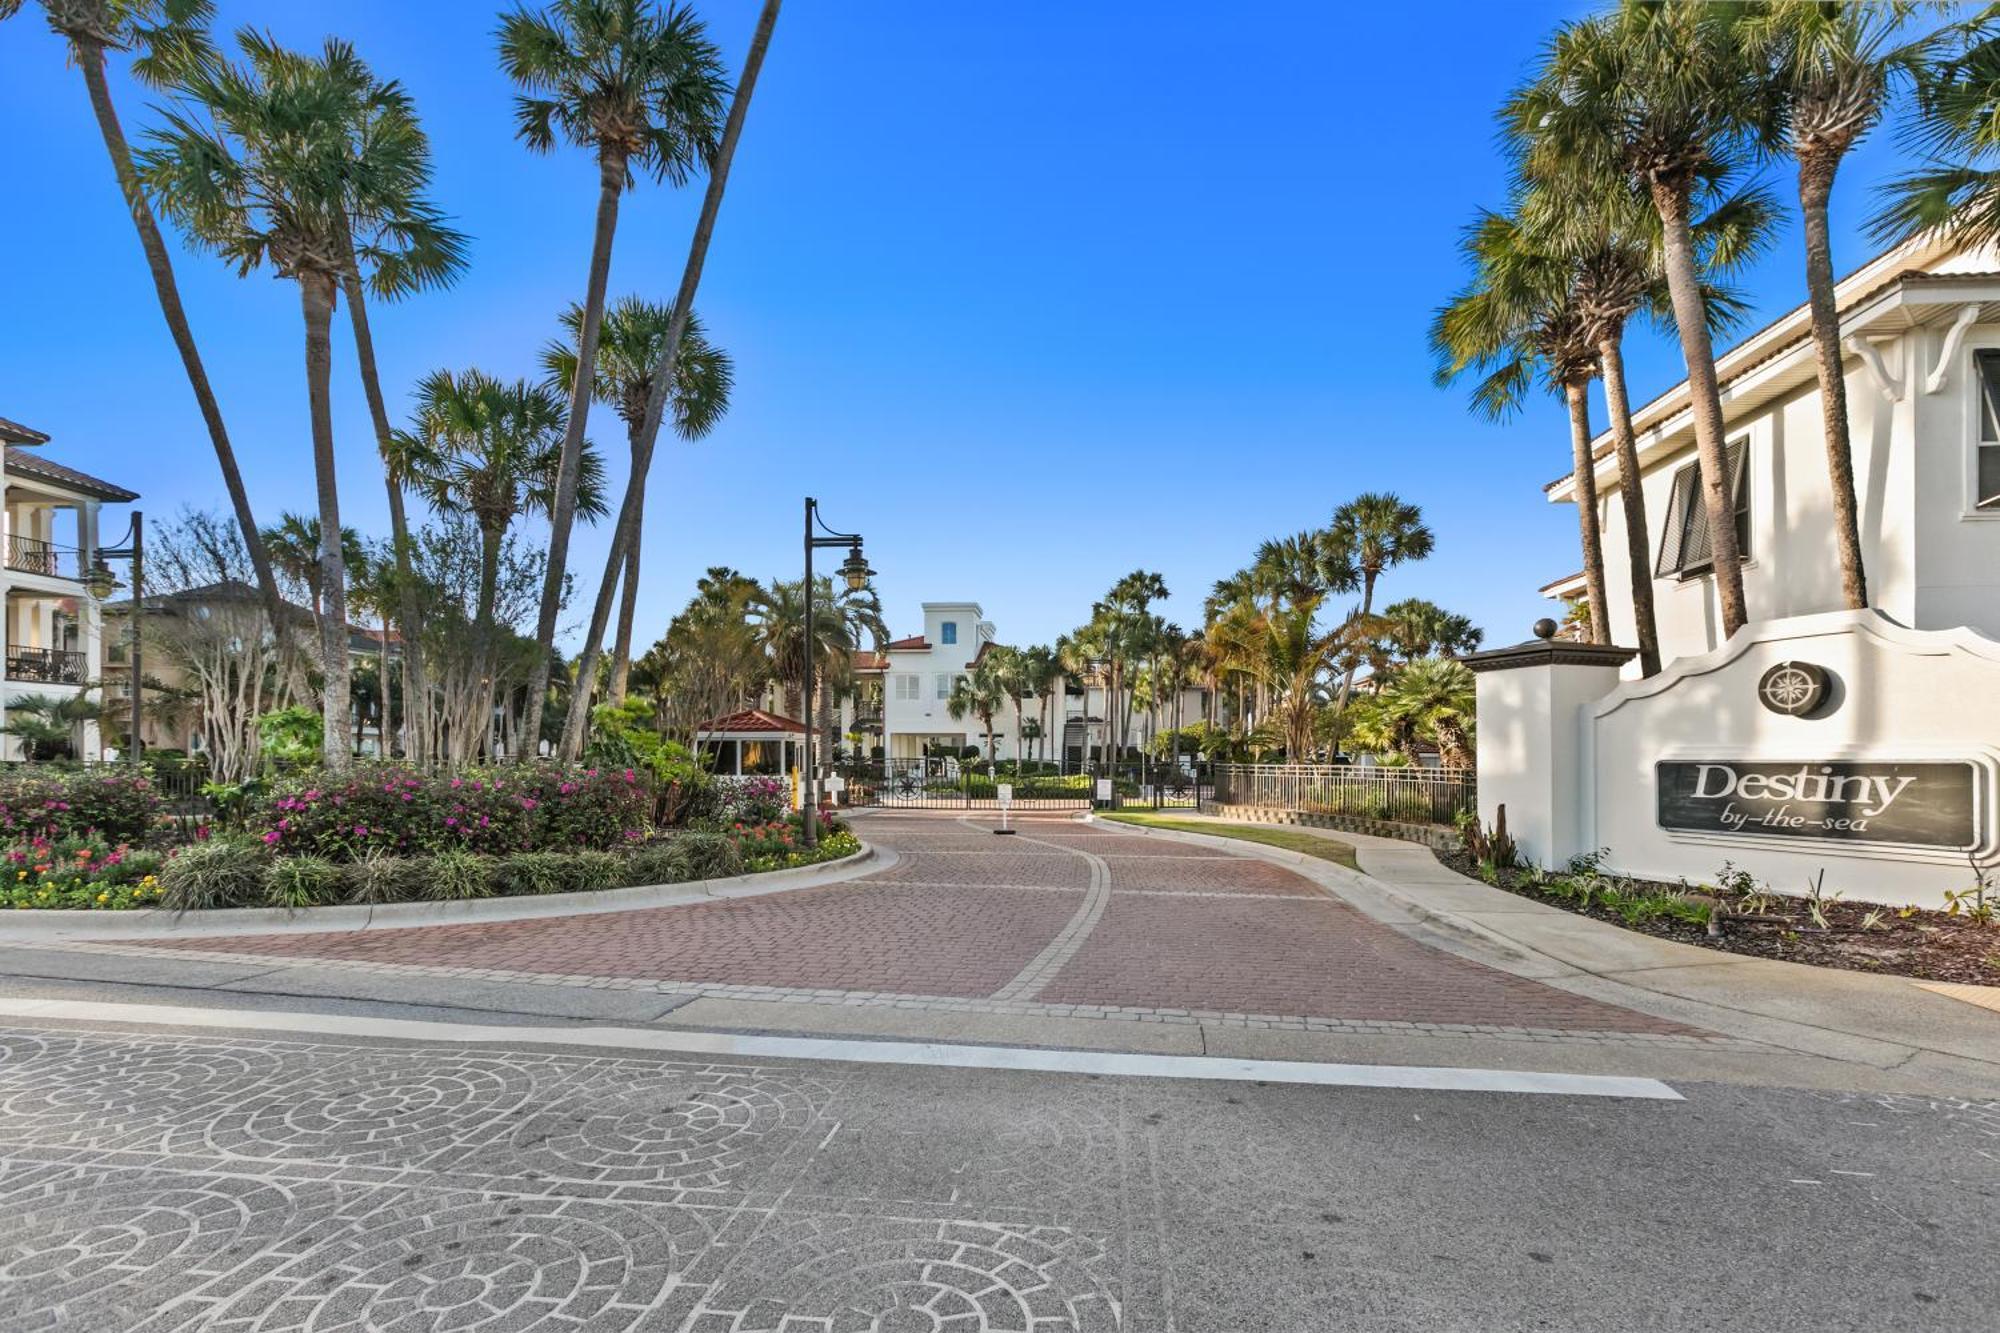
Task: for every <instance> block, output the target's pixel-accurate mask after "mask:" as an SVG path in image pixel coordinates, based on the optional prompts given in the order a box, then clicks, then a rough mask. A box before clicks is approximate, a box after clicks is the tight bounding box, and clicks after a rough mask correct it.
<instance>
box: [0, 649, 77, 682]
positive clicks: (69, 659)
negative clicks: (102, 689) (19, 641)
mask: <svg viewBox="0 0 2000 1333" xmlns="http://www.w3.org/2000/svg"><path fill="white" fill-rule="evenodd" d="M7 679H8V680H26V681H36V682H39V683H41V684H44V685H81V684H83V683H84V682H85V681H87V680H89V679H90V659H89V658H88V657H86V656H85V655H84V654H82V653H79V652H74V651H72V650H70V649H67V648H16V647H14V646H13V645H12V644H9V645H8V646H7Z"/></svg>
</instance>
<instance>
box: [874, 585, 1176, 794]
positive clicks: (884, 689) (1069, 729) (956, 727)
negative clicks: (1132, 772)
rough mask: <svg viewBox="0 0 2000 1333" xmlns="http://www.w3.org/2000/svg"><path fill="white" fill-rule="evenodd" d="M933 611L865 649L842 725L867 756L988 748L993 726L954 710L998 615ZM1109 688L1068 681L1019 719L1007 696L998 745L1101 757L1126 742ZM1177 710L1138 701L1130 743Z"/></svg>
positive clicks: (1064, 758) (936, 605)
mask: <svg viewBox="0 0 2000 1333" xmlns="http://www.w3.org/2000/svg"><path fill="white" fill-rule="evenodd" d="M923 616H924V628H923V632H922V633H921V634H913V635H910V636H908V637H906V638H901V639H895V640H892V641H891V642H890V643H889V644H888V645H887V646H886V647H885V648H884V649H883V651H882V652H880V653H859V654H856V660H855V675H856V677H857V679H858V687H857V689H856V691H855V693H854V695H853V696H852V697H851V698H850V699H848V700H846V701H844V702H843V704H842V708H841V714H840V726H841V730H842V731H843V732H846V733H853V734H858V735H860V736H861V737H862V742H861V749H862V753H863V754H864V755H866V754H870V753H871V752H872V751H873V749H874V748H875V747H876V746H880V747H881V751H882V756H883V757H884V758H886V759H892V760H893V759H902V760H908V759H919V758H923V757H925V756H926V755H938V754H957V753H959V752H961V751H964V750H968V749H973V748H975V747H976V748H978V749H979V750H980V752H981V753H982V755H983V754H984V752H985V749H986V724H985V723H984V722H983V721H981V720H980V718H979V717H978V716H977V715H976V714H973V713H969V712H968V713H967V714H966V715H965V716H964V717H953V716H952V715H951V694H952V689H953V687H954V686H955V685H956V684H957V683H958V681H959V679H960V678H962V677H963V676H965V675H966V674H967V673H968V672H970V671H971V670H972V668H973V666H974V665H975V664H976V663H977V662H978V661H979V658H980V656H981V654H983V653H985V652H987V651H989V649H990V648H991V647H992V646H993V645H994V644H995V643H996V642H997V640H996V638H995V631H994V627H993V622H992V621H990V620H988V619H986V614H985V612H984V611H983V610H982V609H981V608H980V605H979V603H977V602H925V603H924V604H923ZM1106 692H1107V691H1106V689H1105V687H1104V685H1103V684H1102V683H1101V682H1097V681H1094V680H1075V679H1064V680H1062V681H1061V682H1060V683H1059V684H1058V686H1057V688H1056V689H1055V690H1054V691H1053V692H1052V693H1051V695H1050V697H1049V698H1048V700H1047V701H1046V705H1045V702H1044V700H1042V699H1040V698H1038V697H1034V696H1029V697H1028V698H1025V699H1023V700H1022V703H1021V715H1020V717H1019V719H1017V718H1016V717H1015V711H1014V703H1013V700H1011V699H1007V700H1004V701H1003V702H1002V703H1001V705H1000V708H999V709H998V711H996V712H995V713H994V715H993V748H994V753H995V754H996V755H997V756H998V757H999V758H1000V759H1003V760H1005V759H1016V758H1019V759H1032V760H1047V761H1049V762H1051V763H1056V762H1060V763H1063V764H1065V765H1067V766H1069V767H1075V766H1077V765H1079V764H1082V763H1085V762H1087V761H1090V760H1092V759H1095V758H1097V757H1099V756H1100V755H1102V754H1103V753H1104V752H1105V747H1106V746H1107V744H1114V745H1115V740H1116V738H1115V737H1111V736H1110V735H1109V732H1110V730H1111V724H1110V723H1109V722H1108V721H1107V718H1108V717H1109V716H1110V709H1108V708H1107V707H1106V704H1105V694H1106ZM1181 702H1182V706H1181V721H1182V725H1191V724H1192V723H1194V722H1196V721H1198V720H1200V719H1201V718H1202V717H1203V716H1205V712H1204V709H1205V706H1206V699H1205V697H1204V693H1203V691H1201V690H1199V689H1189V690H1188V691H1187V692H1186V696H1185V697H1184V698H1183V700H1182V701H1181ZM1170 711H1171V710H1170V709H1167V708H1164V707H1163V708H1161V709H1159V710H1148V709H1145V708H1136V709H1134V710H1133V713H1132V721H1131V727H1130V730H1129V731H1128V732H1127V734H1126V737H1125V742H1126V744H1127V745H1128V746H1136V747H1140V748H1143V747H1145V746H1146V744H1147V743H1148V742H1149V741H1150V740H1151V739H1152V737H1153V736H1154V735H1155V734H1156V732H1158V731H1161V730H1165V729H1167V728H1169V727H1171V726H1173V721H1172V719H1171V718H1170V717H1169V716H1168V713H1169V712H1170ZM1045 726H1046V734H1044V727H1045ZM1024 732H1025V733H1026V734H1025V735H1024V734H1023V733H1024Z"/></svg>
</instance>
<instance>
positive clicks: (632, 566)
mask: <svg viewBox="0 0 2000 1333" xmlns="http://www.w3.org/2000/svg"><path fill="white" fill-rule="evenodd" d="M645 502H646V498H645V497H644V496H643V495H642V496H640V497H639V504H640V510H639V521H638V523H636V524H634V525H633V528H632V546H631V549H630V550H628V551H626V552H625V577H624V586H623V588H621V589H620V590H619V594H618V629H617V632H616V634H615V635H614V636H613V638H612V644H611V693H610V699H611V702H612V703H614V704H622V703H624V702H625V691H626V689H627V688H628V687H629V686H630V684H631V681H632V621H633V618H634V617H635V616H636V615H637V614H638V611H639V545H640V543H641V542H642V541H643V540H644V539H645V535H646V526H645V525H646V514H645Z"/></svg>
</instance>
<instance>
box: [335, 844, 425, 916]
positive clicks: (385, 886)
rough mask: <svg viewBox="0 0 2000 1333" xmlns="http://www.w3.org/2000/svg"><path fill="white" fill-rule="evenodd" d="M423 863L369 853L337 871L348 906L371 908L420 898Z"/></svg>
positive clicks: (422, 888) (419, 860) (405, 858)
mask: <svg viewBox="0 0 2000 1333" xmlns="http://www.w3.org/2000/svg"><path fill="white" fill-rule="evenodd" d="M426 866H427V862H426V861H424V860H423V859H420V858H417V857H411V856H388V855H385V854H383V853H381V852H370V853H368V855H366V856H364V857H362V858H361V859H360V860H358V861H350V862H348V863H347V864H346V865H344V866H342V867H341V880H342V881H343V883H344V884H345V886H346V889H347V899H348V901H349V902H354V903H360V904H362V905H364V906H369V907H373V906H376V905H377V904H381V903H403V902H409V901H411V900H412V899H415V898H421V897H423V896H424V883H423V871H424V869H425V868H426Z"/></svg>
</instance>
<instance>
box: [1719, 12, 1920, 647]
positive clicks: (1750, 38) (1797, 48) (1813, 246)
mask: <svg viewBox="0 0 2000 1333" xmlns="http://www.w3.org/2000/svg"><path fill="white" fill-rule="evenodd" d="M1914 9H1915V6H1914V5H1913V4H1909V3H1904V2H1902V0H1892V2H1891V3H1886V4H1881V3H1877V4H1825V3H1821V2H1820V0H1762V2H1761V3H1758V4H1754V5H1750V6H1747V7H1745V9H1744V11H1743V12H1742V15H1741V20H1740V22H1739V24H1738V32H1739V34H1740V36H1741V38H1742V40H1743V43H1744V45H1745V47H1746V48H1747V49H1748V51H1749V52H1750V55H1751V58H1752V59H1753V60H1754V61H1756V62H1757V63H1756V72H1757V74H1758V75H1759V76H1760V77H1761V80H1762V82H1763V84H1764V87H1765V90H1766V91H1767V92H1768V93H1769V94H1771V95H1772V96H1773V98H1774V102H1775V106H1774V108H1773V109H1774V110H1775V112H1776V116H1777V118H1778V120H1779V121H1780V123H1781V124H1782V125H1783V129H1784V135H1785V141H1786V143H1787V146H1788V147H1789V148H1790V149H1791V154H1792V159H1793V161H1794V162H1796V163H1797V164H1798V188H1799V209H1800V212H1801V215H1802V218H1803V220H1804V223H1805V243H1806V300H1807V306H1808V309H1809V310H1810V311H1811V314H1812V336H1813V355H1814V360H1815V362H1816V365H1817V368H1818V371H1819V401H1820V416H1821V421H1822V423H1823V427H1824V430H1825V432H1826V465H1827V471H1828V472H1829V473H1830V474H1831V476H1832V479H1833V531H1834V543H1835V545H1836V546H1838V547H1839V549H1840V586H1841V593H1842V595H1843V596H1844V597H1845V598H1846V601H1847V606H1848V609H1849V610H1854V611H1858V610H1861V609H1862V608H1863V607H1865V606H1867V605H1868V576H1867V571H1866V570H1865V569H1864V568H1863V564H1862V558H1861V520H1860V515H1859V506H1858V503H1857V501H1856V500H1855V495H1854V455H1853V452H1852V450H1851V447H1850V444H1849V440H1848V428H1847V379H1846V366H1845V360H1846V356H1847V354H1846V352H1845V351H1843V350H1842V348H1841V345H1840V309H1839V306H1838V305H1837V304H1836V303H1835V301H1834V295H1833V285H1834V275H1833V273H1834V271H1833V234H1832V227H1831V225H1830V223H1829V221H1828V216H1827V205H1828V201H1829V200H1830V199H1831V198H1832V197H1833V181H1834V176H1835V174H1836V173H1837V172H1838V171H1839V170H1840V163H1841V160H1842V159H1843V158H1845V157H1846V156H1847V154H1848V152H1849V150H1851V149H1852V148H1853V147H1854V145H1855V144H1857V143H1859V142H1860V141H1861V139H1862V138H1863V137H1864V136H1865V135H1866V134H1867V133H1868V132H1869V130H1871V129H1873V128H1874V127H1875V125H1876V124H1877V123H1878V122H1880V120H1881V119H1882V114H1883V111H1884V110H1885V109H1886V108H1887V106H1888V104H1889V99H1890V98H1891V96H1892V95H1893V94H1894V93H1895V91H1896V88H1897V86H1898V85H1899V84H1901V83H1904V82H1907V81H1914V79H1915V78H1916V77H1917V75H1918V74H1919V73H1921V72H1922V70H1923V68H1924V66H1925V63H1926V61H1927V60H1928V58H1929V55H1930V52H1931V49H1932V47H1933V46H1934V45H1935V43H1936V37H1935V35H1934V34H1925V35H1923V36H1920V37H1918V38H1916V39H1914V40H1912V39H1910V36H1909V28H1908V23H1909V18H1910V15H1911V12H1912V11H1913V10H1914Z"/></svg>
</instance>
